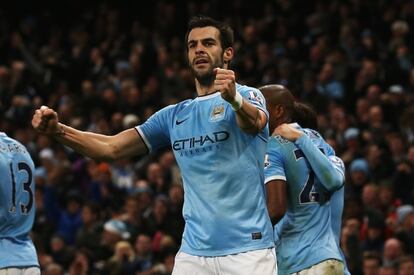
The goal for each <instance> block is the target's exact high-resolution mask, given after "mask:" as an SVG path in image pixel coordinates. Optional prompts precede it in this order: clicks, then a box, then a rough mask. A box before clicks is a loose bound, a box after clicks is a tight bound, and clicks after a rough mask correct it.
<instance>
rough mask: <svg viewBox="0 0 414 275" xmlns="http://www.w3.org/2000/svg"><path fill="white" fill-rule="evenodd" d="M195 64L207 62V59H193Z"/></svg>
mask: <svg viewBox="0 0 414 275" xmlns="http://www.w3.org/2000/svg"><path fill="white" fill-rule="evenodd" d="M194 64H195V65H202V64H208V59H207V58H197V59H196V60H195V61H194Z"/></svg>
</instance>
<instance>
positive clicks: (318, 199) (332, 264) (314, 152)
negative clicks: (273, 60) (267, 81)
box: [260, 85, 349, 275]
mask: <svg viewBox="0 0 414 275" xmlns="http://www.w3.org/2000/svg"><path fill="white" fill-rule="evenodd" d="M260 90H261V91H262V93H263V95H264V96H265V98H266V101H267V105H268V110H269V115H270V119H269V128H270V131H273V136H272V137H271V138H270V139H269V143H268V150H267V155H266V162H265V183H266V189H267V194H268V208H269V214H270V215H271V219H272V221H273V222H274V223H277V225H276V226H275V242H276V252H277V259H278V268H279V274H292V273H293V274H300V275H302V274H344V273H347V269H346V267H344V258H343V254H342V251H341V250H340V247H339V236H340V229H341V218H342V210H343V200H344V197H343V195H344V194H343V184H344V164H343V162H342V160H341V159H339V158H338V157H336V156H335V152H334V150H333V149H332V148H331V147H330V146H329V145H328V144H327V143H326V142H325V141H324V139H323V138H322V137H321V135H320V134H319V133H318V132H317V131H315V130H313V129H311V128H317V121H316V115H315V113H314V112H313V110H312V109H311V108H310V107H307V105H304V104H301V103H297V102H295V101H294V98H293V96H292V94H291V93H290V91H289V90H287V89H286V88H285V87H283V86H280V85H269V86H264V87H262V88H260ZM297 121H300V122H301V123H302V124H303V125H304V126H306V127H307V128H302V127H301V126H299V124H297V123H292V122H297ZM288 123H290V124H288ZM308 127H311V128H308ZM285 211H286V213H284V212H285ZM284 214H285V215H284ZM282 217H283V218H282ZM347 274H349V273H347Z"/></svg>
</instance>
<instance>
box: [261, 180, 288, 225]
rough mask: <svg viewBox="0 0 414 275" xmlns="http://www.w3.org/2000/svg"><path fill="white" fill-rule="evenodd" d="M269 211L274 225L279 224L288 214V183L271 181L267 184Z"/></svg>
mask: <svg viewBox="0 0 414 275" xmlns="http://www.w3.org/2000/svg"><path fill="white" fill-rule="evenodd" d="M266 194H267V210H268V212H269V217H270V220H271V221H272V224H273V225H275V224H277V223H278V222H279V221H280V220H281V219H282V218H283V215H285V212H286V196H287V195H286V181H284V180H271V181H269V182H267V183H266Z"/></svg>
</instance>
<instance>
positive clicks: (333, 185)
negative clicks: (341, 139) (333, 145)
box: [295, 134, 344, 192]
mask: <svg viewBox="0 0 414 275" xmlns="http://www.w3.org/2000/svg"><path fill="white" fill-rule="evenodd" d="M295 144H296V145H297V146H298V147H299V148H300V149H301V150H302V152H303V154H304V155H305V157H306V159H307V160H308V162H309V164H310V166H311V167H312V170H313V171H314V172H315V175H316V176H317V177H318V179H319V180H320V182H321V183H322V185H323V186H324V187H325V188H326V189H327V190H328V191H330V192H332V191H335V190H337V189H339V188H340V187H341V186H342V185H343V184H344V177H343V174H341V173H339V172H338V169H337V165H340V163H342V160H341V159H340V158H338V157H335V156H328V157H327V156H325V155H324V154H323V153H322V152H321V151H320V150H319V148H318V147H316V146H315V144H314V143H313V142H312V141H311V139H310V138H309V137H308V136H307V135H306V134H304V135H302V136H301V137H300V138H298V139H297V140H296V141H295ZM342 165H343V163H342Z"/></svg>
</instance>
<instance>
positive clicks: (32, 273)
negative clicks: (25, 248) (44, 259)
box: [0, 267, 40, 275]
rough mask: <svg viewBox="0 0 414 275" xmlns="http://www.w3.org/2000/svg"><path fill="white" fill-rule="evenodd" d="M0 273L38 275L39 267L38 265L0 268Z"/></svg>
mask: <svg viewBox="0 0 414 275" xmlns="http://www.w3.org/2000/svg"><path fill="white" fill-rule="evenodd" d="M0 275H40V269H39V268H38V267H28V268H16V267H10V268H2V269H0Z"/></svg>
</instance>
